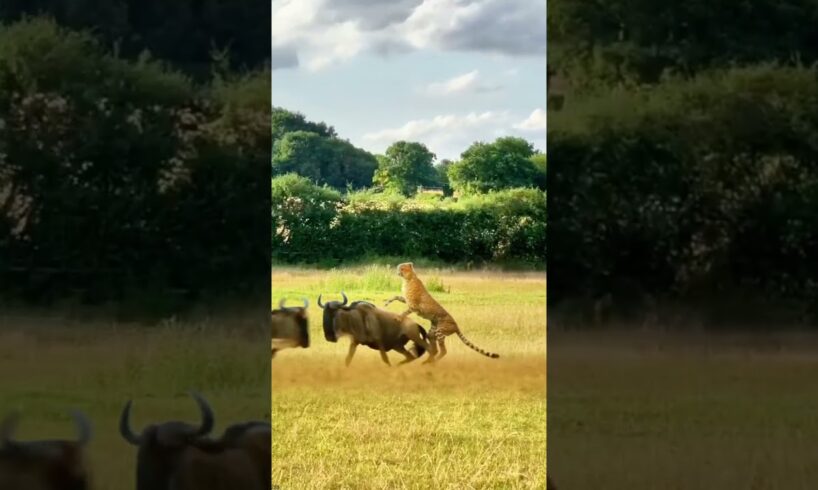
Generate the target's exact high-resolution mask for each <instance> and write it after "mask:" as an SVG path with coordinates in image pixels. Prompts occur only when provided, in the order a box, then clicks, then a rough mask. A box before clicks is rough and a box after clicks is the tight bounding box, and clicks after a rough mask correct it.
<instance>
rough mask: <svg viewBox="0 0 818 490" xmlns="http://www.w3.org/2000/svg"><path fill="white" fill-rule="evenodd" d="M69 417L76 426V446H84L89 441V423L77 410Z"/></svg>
mask: <svg viewBox="0 0 818 490" xmlns="http://www.w3.org/2000/svg"><path fill="white" fill-rule="evenodd" d="M71 415H72V416H73V417H74V423H75V424H77V433H78V436H77V444H79V445H80V446H85V445H86V444H88V442H89V441H90V440H91V433H92V431H91V421H90V420H88V417H86V416H85V414H84V413H82V412H80V411H79V410H74V411H73V412H71Z"/></svg>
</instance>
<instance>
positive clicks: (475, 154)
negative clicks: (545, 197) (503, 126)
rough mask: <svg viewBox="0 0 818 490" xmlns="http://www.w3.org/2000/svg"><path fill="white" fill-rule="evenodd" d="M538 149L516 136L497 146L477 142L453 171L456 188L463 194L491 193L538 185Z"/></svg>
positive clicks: (500, 139) (451, 180) (505, 138)
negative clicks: (533, 158) (536, 165)
mask: <svg viewBox="0 0 818 490" xmlns="http://www.w3.org/2000/svg"><path fill="white" fill-rule="evenodd" d="M535 154H536V153H535V150H534V147H533V145H532V144H531V143H529V142H528V141H526V140H524V139H522V138H517V137H513V136H508V137H503V138H498V139H497V140H495V141H494V142H493V143H474V144H473V145H471V146H470V147H469V148H468V149H467V150H466V151H464V152H463V154H462V155H461V160H460V161H459V162H457V163H455V164H453V165H452V166H451V168H450V169H449V173H448V175H449V180H450V182H451V185H452V188H453V189H455V190H457V191H461V192H489V191H496V190H500V189H508V188H513V187H531V186H534V185H535V184H536V177H537V173H538V170H537V167H535V164H534V163H533V162H532V160H531V157H532V156H534V155H535Z"/></svg>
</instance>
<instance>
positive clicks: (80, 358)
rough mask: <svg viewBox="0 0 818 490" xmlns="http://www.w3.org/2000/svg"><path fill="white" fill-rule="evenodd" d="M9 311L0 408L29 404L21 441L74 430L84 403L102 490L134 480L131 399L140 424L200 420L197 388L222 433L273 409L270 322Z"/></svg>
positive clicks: (4, 321)
mask: <svg viewBox="0 0 818 490" xmlns="http://www.w3.org/2000/svg"><path fill="white" fill-rule="evenodd" d="M3 313H4V314H0V325H2V329H0V373H2V375H0V417H5V415H6V414H7V413H8V412H9V411H10V410H20V411H21V412H22V418H21V419H20V425H19V427H18V431H17V435H16V437H17V438H18V439H20V440H27V439H38V438H54V437H58V438H62V437H65V438H75V437H76V429H75V427H74V425H73V421H72V419H71V418H70V416H69V414H68V412H69V410H71V409H74V408H79V409H81V410H83V411H85V412H86V413H87V414H88V416H89V418H90V419H91V421H92V423H93V430H94V435H93V439H92V440H91V443H90V446H89V460H90V467H91V471H92V477H93V484H94V486H93V488H94V489H95V490H132V489H133V488H135V487H134V485H135V483H134V476H135V464H134V463H135V457H136V451H135V448H134V447H133V446H130V445H128V444H127V443H126V442H125V441H124V440H123V439H122V437H121V436H120V435H119V432H118V420H119V415H120V413H121V410H122V406H123V405H124V403H125V401H126V400H128V399H129V398H134V406H133V411H132V422H133V427H134V428H135V430H139V429H140V428H141V427H144V426H145V425H147V424H149V423H152V422H161V421H166V420H173V419H176V420H187V421H190V422H192V423H196V421H197V420H199V414H198V410H197V408H196V405H195V403H194V402H193V400H192V399H191V398H190V397H189V396H188V395H187V394H186V392H187V391H189V390H191V389H196V390H199V391H200V392H202V393H203V394H204V395H205V397H206V398H207V399H208V401H210V403H211V405H212V407H213V408H214V411H215V416H216V427H215V429H214V433H215V434H220V433H221V431H222V429H223V428H224V427H225V426H226V425H229V424H230V423H233V422H237V421H241V420H248V419H261V420H263V419H267V418H269V413H268V407H269V390H268V389H267V386H268V385H267V383H269V380H270V377H269V371H268V370H267V368H268V362H269V357H268V356H269V350H268V348H269V347H268V346H267V342H266V341H264V339H265V338H266V337H268V336H269V330H266V329H263V325H258V322H256V325H255V328H254V327H252V326H246V325H245V327H243V328H233V327H234V324H233V323H232V322H230V321H229V320H224V321H223V322H214V323H210V324H199V323H196V324H192V325H188V324H168V325H164V326H157V327H144V326H142V327H140V326H134V325H131V326H126V325H117V324H112V323H103V322H90V323H87V322H67V321H64V320H60V319H58V318H53V317H51V318H45V317H42V318H38V317H32V316H30V315H26V316H14V315H10V314H7V312H3ZM258 329H260V331H259V330H258Z"/></svg>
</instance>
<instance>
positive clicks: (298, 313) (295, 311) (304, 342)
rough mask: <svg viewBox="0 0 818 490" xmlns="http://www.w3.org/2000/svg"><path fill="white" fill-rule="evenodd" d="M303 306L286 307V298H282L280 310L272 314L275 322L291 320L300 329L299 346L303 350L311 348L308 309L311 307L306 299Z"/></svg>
mask: <svg viewBox="0 0 818 490" xmlns="http://www.w3.org/2000/svg"><path fill="white" fill-rule="evenodd" d="M302 301H303V303H304V304H303V306H285V303H286V302H287V300H286V298H281V300H280V301H279V302H278V309H277V310H273V311H272V312H271V315H272V318H273V322H275V320H276V318H277V317H279V318H282V319H287V318H288V319H291V320H292V321H294V322H295V324H296V326H297V328H298V339H297V340H298V345H299V346H300V347H303V348H305V349H306V348H307V347H309V346H310V329H309V321H308V315H307V307H308V306H309V305H310V303H309V301H307V299H306V298H304V299H303V300H302Z"/></svg>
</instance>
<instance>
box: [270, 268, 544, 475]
mask: <svg viewBox="0 0 818 490" xmlns="http://www.w3.org/2000/svg"><path fill="white" fill-rule="evenodd" d="M419 273H420V274H421V278H426V277H436V278H438V280H439V281H440V284H441V285H442V288H443V289H444V290H446V291H449V292H448V293H447V292H436V293H434V294H435V296H436V297H437V299H438V300H439V301H440V302H441V303H442V304H443V305H444V306H446V308H447V309H449V311H450V312H451V313H452V314H453V316H454V317H455V318H456V319H457V320H458V322H459V323H460V325H461V327H462V329H463V332H464V333H465V334H466V335H467V336H468V337H469V339H471V340H472V341H473V342H474V343H475V344H477V345H479V346H481V347H482V348H484V349H486V350H489V351H493V352H498V353H500V355H501V358H500V359H498V360H492V359H488V358H485V357H483V356H481V355H479V354H477V353H475V352H473V351H471V350H470V349H468V348H467V347H465V346H464V345H463V344H462V343H461V342H460V341H459V340H458V339H457V338H456V337H452V338H450V339H449V340H448V341H447V346H448V347H449V355H448V356H447V357H446V358H445V359H444V360H443V361H442V362H441V363H440V364H439V365H437V366H435V367H430V366H428V365H426V366H424V365H421V364H420V363H419V362H418V363H413V364H409V365H406V366H403V367H400V368H398V367H393V368H388V367H386V366H385V365H384V364H382V363H381V361H380V358H379V356H378V354H377V352H376V351H374V350H370V349H368V348H365V347H364V348H359V349H358V352H357V353H356V356H355V359H354V360H353V362H352V365H351V367H350V368H348V369H347V368H344V365H343V360H344V357H345V355H346V351H347V347H348V341H347V340H342V341H340V342H339V343H338V344H332V343H328V342H326V341H325V340H324V338H323V333H322V331H321V310H320V308H318V307H317V305H316V304H315V303H316V298H317V297H318V294H319V293H323V294H324V297H325V298H329V297H332V298H336V297H338V293H339V292H338V291H333V290H328V289H324V288H326V287H328V286H335V287H343V288H344V291H345V292H346V294H347V295H348V296H349V298H350V300H351V301H353V300H369V301H372V302H374V303H375V304H383V302H384V301H385V300H386V299H388V298H389V297H391V296H393V295H395V294H399V289H398V290H396V289H394V286H395V284H398V287H399V282H397V283H396V282H395V281H394V279H393V277H394V274H395V272H394V268H385V267H384V268H373V267H368V268H356V269H346V270H343V269H342V270H336V271H333V272H331V273H330V274H327V273H326V272H321V271H310V270H303V269H281V270H275V271H274V272H273V291H274V293H273V301H274V304H276V303H277V301H278V299H279V298H280V297H282V296H286V297H287V298H291V299H293V300H295V299H297V298H300V297H304V296H306V297H308V298H309V300H310V303H311V305H310V318H311V323H310V334H311V338H312V346H311V347H310V348H309V349H306V350H303V349H298V350H289V351H284V352H282V353H281V354H280V355H279V356H278V357H277V358H276V360H275V362H274V364H273V383H272V387H273V407H272V411H273V416H272V419H273V483H274V484H278V485H280V487H281V489H282V490H290V489H314V488H315V489H317V488H322V489H364V488H365V489H390V490H391V489H403V488H412V489H427V488H428V489H470V488H474V489H478V488H479V489H489V488H496V489H517V488H519V489H524V488H526V489H527V488H532V489H533V488H537V489H539V488H544V487H545V410H546V403H545V378H546V372H545V279H544V277H542V275H538V274H512V273H498V272H490V273H481V272H468V273H463V272H454V271H450V270H419ZM377 275H380V276H382V277H381V278H377V277H375V276H377ZM401 306H402V305H400V304H393V305H391V306H390V307H389V309H390V310H392V311H401ZM421 324H423V325H426V327H427V328H428V322H426V321H424V320H421ZM390 358H391V359H392V360H393V362H396V361H398V360H400V356H399V355H398V354H395V353H391V354H390Z"/></svg>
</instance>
